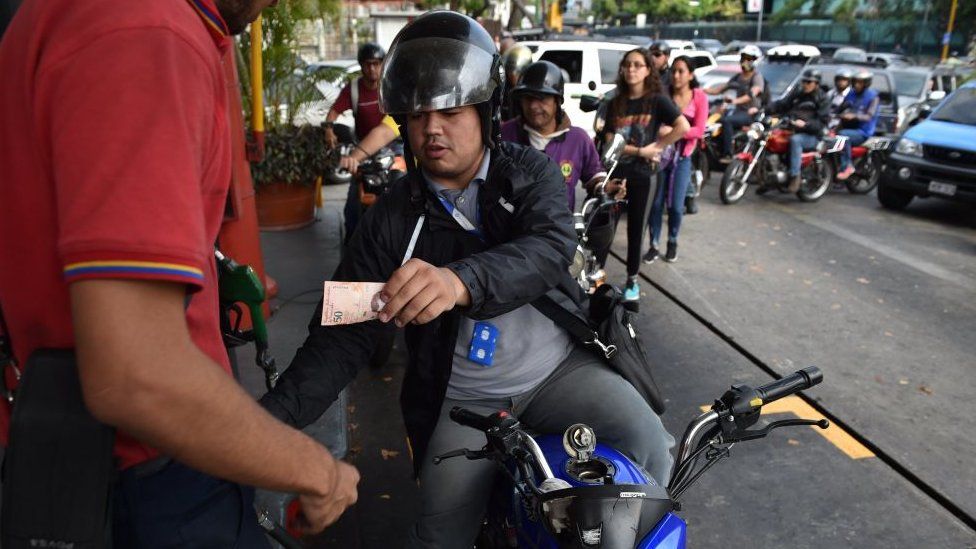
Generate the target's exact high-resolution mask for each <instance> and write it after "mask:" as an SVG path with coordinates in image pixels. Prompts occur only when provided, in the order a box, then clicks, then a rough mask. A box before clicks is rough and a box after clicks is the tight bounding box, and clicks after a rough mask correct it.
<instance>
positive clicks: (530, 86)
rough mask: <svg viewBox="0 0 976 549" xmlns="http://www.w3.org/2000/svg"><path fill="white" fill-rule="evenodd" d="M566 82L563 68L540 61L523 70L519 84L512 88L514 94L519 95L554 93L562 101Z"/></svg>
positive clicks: (514, 95)
mask: <svg viewBox="0 0 976 549" xmlns="http://www.w3.org/2000/svg"><path fill="white" fill-rule="evenodd" d="M564 83H565V80H564V79H563V70H562V69H560V68H559V67H558V66H556V64H555V63H551V62H549V61H538V62H536V63H532V64H531V65H529V66H528V67H525V69H523V70H522V74H521V76H519V81H518V84H516V86H515V88H514V89H512V96H513V97H518V96H519V95H520V94H523V93H534V94H541V95H554V96H556V98H557V99H558V102H559V103H562V102H563V84H564Z"/></svg>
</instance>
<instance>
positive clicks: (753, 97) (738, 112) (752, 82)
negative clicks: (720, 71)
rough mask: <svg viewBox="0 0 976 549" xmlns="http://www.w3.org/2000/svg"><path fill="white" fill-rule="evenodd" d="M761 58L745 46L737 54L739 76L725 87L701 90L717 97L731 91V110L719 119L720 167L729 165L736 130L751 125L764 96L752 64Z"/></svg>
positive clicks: (757, 51) (759, 76) (763, 83)
mask: <svg viewBox="0 0 976 549" xmlns="http://www.w3.org/2000/svg"><path fill="white" fill-rule="evenodd" d="M760 57H762V50H760V49H759V48H758V47H756V46H754V45H752V44H749V45H748V46H746V47H744V48H742V51H741V52H739V66H740V67H742V72H741V73H739V74H737V75H735V76H733V77H732V78H730V79H729V81H728V82H726V83H725V84H721V85H718V86H711V87H709V88H705V93H707V94H708V95H718V94H721V93H725V92H726V91H727V90H730V89H731V90H735V99H730V100H727V102H729V103H730V104H731V107H732V109H731V110H727V111H726V112H725V114H724V115H722V157H721V158H720V159H719V160H720V161H721V162H722V163H723V164H728V163H729V162H731V161H732V153H733V152H734V151H733V150H732V136H734V135H735V133H736V129H737V128H741V127H742V126H746V125H748V124H749V123H751V122H752V117H753V116H754V115H755V114H756V112H758V111H759V108H760V107H762V105H763V103H764V101H765V96H766V93H767V92H766V80H765V79H764V78H763V75H762V74H760V72H759V71H757V70H756V62H757V61H759V58H760Z"/></svg>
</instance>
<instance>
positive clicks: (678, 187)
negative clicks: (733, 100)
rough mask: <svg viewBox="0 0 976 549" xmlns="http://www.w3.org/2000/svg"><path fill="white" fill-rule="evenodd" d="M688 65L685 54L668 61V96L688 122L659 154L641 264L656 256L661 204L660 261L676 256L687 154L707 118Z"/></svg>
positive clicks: (686, 182)
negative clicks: (663, 243)
mask: <svg viewBox="0 0 976 549" xmlns="http://www.w3.org/2000/svg"><path fill="white" fill-rule="evenodd" d="M692 66H693V65H692V64H691V59H689V58H688V57H686V56H681V57H678V58H677V59H675V60H674V61H673V62H672V63H671V86H670V89H669V94H668V95H670V97H671V100H672V101H674V104H675V105H676V106H677V107H678V108H679V109H681V114H682V115H684V117H685V119H686V120H689V121H690V122H691V129H689V130H688V131H687V133H685V134H684V137H682V138H681V139H680V140H678V142H677V143H676V144H675V145H674V147H672V148H669V149H668V150H667V151H665V153H664V154H663V155H662V157H663V160H662V161H661V171H660V178H659V180H658V186H657V192H655V193H654V202H653V205H652V206H651V220H650V223H649V225H650V226H649V232H650V236H651V248H650V249H649V250H648V251H647V253H646V254H644V263H651V262H653V261H654V260H655V259H657V258H658V256H659V255H660V254H659V253H658V251H657V246H658V242H660V239H661V225H662V224H663V222H664V209H665V207H666V208H667V210H668V249H667V252H666V253H665V254H664V260H665V261H667V262H669V263H671V262H673V261H676V260H677V259H678V231H679V230H680V229H681V217H682V215H684V206H685V196H686V195H687V194H688V186H689V185H690V184H691V155H692V154H693V153H694V152H695V147H696V146H697V145H698V140H699V139H701V138H702V136H703V135H705V122H706V121H707V120H708V98H707V97H706V96H705V92H704V91H702V89H701V88H699V87H698V80H696V79H695V73H694V72H692Z"/></svg>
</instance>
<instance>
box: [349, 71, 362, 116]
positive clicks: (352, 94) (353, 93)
mask: <svg viewBox="0 0 976 549" xmlns="http://www.w3.org/2000/svg"><path fill="white" fill-rule="evenodd" d="M359 80H360V79H359V78H357V79H355V80H353V81H352V83H351V85H350V86H349V99H350V102H351V103H352V115H353V117H355V116H356V115H358V114H359Z"/></svg>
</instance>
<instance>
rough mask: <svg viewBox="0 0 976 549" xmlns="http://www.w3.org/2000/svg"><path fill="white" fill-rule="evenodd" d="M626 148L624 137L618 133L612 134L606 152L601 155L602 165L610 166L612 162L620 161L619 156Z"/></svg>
mask: <svg viewBox="0 0 976 549" xmlns="http://www.w3.org/2000/svg"><path fill="white" fill-rule="evenodd" d="M626 146H627V140H626V139H624V136H622V135H620V134H619V133H615V134H613V141H611V142H610V144H609V145H608V146H607V149H606V151H605V152H604V153H603V165H604V166H610V165H611V164H613V163H614V162H616V161H617V160H619V159H620V156H621V155H623V153H624V147H626Z"/></svg>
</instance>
